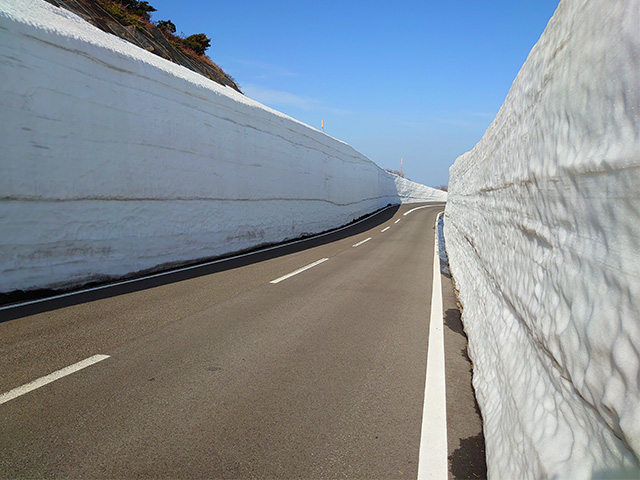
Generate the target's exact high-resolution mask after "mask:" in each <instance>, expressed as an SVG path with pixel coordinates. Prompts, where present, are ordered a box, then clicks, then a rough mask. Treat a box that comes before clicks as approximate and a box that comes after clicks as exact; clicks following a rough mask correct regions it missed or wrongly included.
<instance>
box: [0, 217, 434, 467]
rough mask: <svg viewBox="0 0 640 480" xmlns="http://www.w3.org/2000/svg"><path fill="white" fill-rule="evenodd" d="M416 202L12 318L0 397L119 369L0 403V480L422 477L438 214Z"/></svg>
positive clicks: (7, 324) (0, 329)
mask: <svg viewBox="0 0 640 480" xmlns="http://www.w3.org/2000/svg"><path fill="white" fill-rule="evenodd" d="M416 206H418V205H406V206H402V207H400V208H399V209H395V208H394V209H388V210H385V211H383V212H381V213H380V214H378V215H376V216H374V217H371V218H369V219H367V220H366V221H365V222H362V223H361V224H357V225H355V226H353V227H350V228H348V229H345V230H342V231H340V232H335V233H333V234H330V235H327V236H324V237H320V238H319V239H318V238H316V239H310V240H308V241H306V242H300V243H296V244H293V245H288V246H283V247H282V250H280V249H272V250H269V251H267V252H262V253H261V252H257V253H256V254H254V255H253V256H248V257H242V258H240V259H234V260H230V262H231V263H230V264H215V265H210V266H208V267H202V268H201V269H194V270H190V271H188V272H182V273H179V274H175V276H174V277H171V276H167V277H162V278H160V279H155V280H154V281H147V283H145V284H144V285H143V286H142V287H140V286H134V285H125V286H121V287H117V288H116V289H115V291H100V292H97V293H96V292H94V293H91V294H83V295H84V296H81V297H80V299H77V298H76V299H74V298H69V297H67V298H66V299H61V300H56V301H53V302H52V303H51V304H46V303H42V304H37V305H35V306H33V305H32V306H31V307H28V308H25V309H24V310H23V311H14V312H10V311H2V312H0V319H4V320H6V321H3V322H2V323H0V393H2V392H6V391H8V390H11V389H12V388H15V387H18V386H20V385H23V384H25V383H27V382H29V381H31V380H34V379H36V378H39V377H41V376H43V375H46V374H49V373H51V372H53V371H55V370H57V369H60V368H62V367H65V366H67V365H71V364H73V363H75V362H78V361H80V360H83V359H85V358H87V357H90V356H92V355H95V354H107V355H110V357H111V358H109V359H107V360H104V361H102V362H100V363H98V364H96V365H93V366H91V367H88V368H86V369H84V370H81V371H79V372H76V373H74V374H72V375H70V376H67V377H64V378H62V379H60V380H57V381H55V382H53V383H51V384H49V385H46V386H44V387H42V388H39V389H38V390H34V391H32V392H30V393H27V394H25V395H23V396H21V397H19V398H16V399H14V400H11V401H9V402H7V403H5V404H2V405H0V428H1V431H0V477H3V478H7V477H8V478H18V477H19V478H26V477H39V478H43V477H44V478H60V477H62V478H305V479H306V478H370V479H374V478H415V477H416V475H417V463H418V450H419V441H420V427H421V419H422V408H423V395H424V381H425V369H426V358H427V352H426V349H427V343H428V338H427V334H428V318H429V311H430V305H431V298H430V296H431V288H432V287H431V282H432V278H431V277H432V272H433V237H434V229H433V226H434V222H435V218H436V215H437V213H438V212H439V211H441V210H442V209H443V206H431V207H428V208H423V209H420V210H417V211H414V212H412V213H411V214H409V215H406V216H404V215H403V213H405V212H407V211H408V210H410V209H412V208H415V207H416ZM397 219H401V221H400V222H399V223H395V221H396V220H397ZM388 226H390V227H391V228H390V229H389V230H387V231H386V232H381V230H382V229H384V228H385V227H388ZM368 237H371V240H370V241H368V242H366V243H364V244H362V245H360V246H359V247H355V248H354V247H352V245H353V244H355V243H357V242H359V241H362V240H364V239H366V238H368ZM321 258H328V260H327V261H325V262H324V263H322V264H320V265H318V266H316V267H313V268H311V269H309V270H307V271H305V272H303V273H300V274H299V275H296V276H294V277H291V278H289V279H287V280H284V281H282V282H280V283H278V284H271V283H269V282H270V281H271V280H274V279H276V278H278V277H281V276H282V275H285V274H287V273H290V272H292V271H294V270H296V269H298V268H300V267H303V266H305V265H308V264H310V263H312V262H315V261H317V260H319V259H321ZM2 315H4V318H2ZM25 315H26V316H25Z"/></svg>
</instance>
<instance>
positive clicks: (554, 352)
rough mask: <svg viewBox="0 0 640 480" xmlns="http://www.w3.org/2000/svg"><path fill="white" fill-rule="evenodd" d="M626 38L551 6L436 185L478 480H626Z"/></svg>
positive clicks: (630, 101) (630, 193) (636, 272)
mask: <svg viewBox="0 0 640 480" xmlns="http://www.w3.org/2000/svg"><path fill="white" fill-rule="evenodd" d="M639 26H640V2H637V1H635V0H615V1H607V2H599V1H588V0H563V1H562V2H561V3H560V5H559V7H558V9H557V12H556V14H555V15H554V17H553V19H552V20H551V21H550V23H549V25H548V27H547V29H546V30H545V32H544V34H543V35H542V37H541V38H540V41H539V42H538V43H537V45H536V46H535V47H534V48H533V50H532V52H531V54H530V55H529V58H528V59H527V61H526V63H525V64H524V66H523V68H522V70H521V71H520V73H519V74H518V77H517V78H516V80H515V82H514V84H513V86H512V88H511V91H510V92H509V95H508V97H507V99H506V100H505V103H504V105H503V106H502V108H501V110H500V112H499V113H498V115H497V117H496V119H495V120H494V122H493V123H492V125H491V126H490V127H489V129H488V130H487V132H486V133H485V135H484V137H483V138H482V140H481V141H480V142H479V143H478V144H477V145H476V147H475V148H474V149H473V150H472V151H471V152H468V153H466V154H465V155H463V156H461V157H460V158H458V159H457V160H456V162H455V164H454V165H453V167H452V168H451V170H450V185H449V200H448V204H447V207H446V216H445V235H446V241H447V249H448V253H449V259H450V265H451V269H452V273H453V275H454V277H455V280H456V284H457V286H458V287H459V290H460V300H461V302H462V304H463V306H464V313H463V318H464V323H465V329H466V330H467V332H468V335H469V349H470V356H471V357H472V359H473V364H474V386H475V389H476V393H477V397H478V402H479V404H480V407H481V410H482V415H483V418H484V432H485V437H486V446H487V460H488V468H489V475H490V477H491V478H505V479H506V478H509V479H511V478H571V479H580V478H640V472H639V470H638V465H639V459H640V123H639V122H640V27H639Z"/></svg>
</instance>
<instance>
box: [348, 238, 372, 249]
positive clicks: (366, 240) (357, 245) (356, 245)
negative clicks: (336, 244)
mask: <svg viewBox="0 0 640 480" xmlns="http://www.w3.org/2000/svg"><path fill="white" fill-rule="evenodd" d="M369 240H371V237H369V238H365V239H364V240H362V241H361V242H358V243H356V244H355V245H351V246H352V247H359V246H360V245H362V244H363V243H367V242H368V241H369Z"/></svg>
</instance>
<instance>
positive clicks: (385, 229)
mask: <svg viewBox="0 0 640 480" xmlns="http://www.w3.org/2000/svg"><path fill="white" fill-rule="evenodd" d="M390 228H391V227H387V228H383V229H382V230H380V231H381V232H386V231H387V230H389V229H390Z"/></svg>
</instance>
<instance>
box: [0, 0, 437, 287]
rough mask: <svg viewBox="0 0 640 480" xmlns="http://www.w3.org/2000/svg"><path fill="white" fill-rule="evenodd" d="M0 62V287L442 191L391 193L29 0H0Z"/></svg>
mask: <svg viewBox="0 0 640 480" xmlns="http://www.w3.org/2000/svg"><path fill="white" fill-rule="evenodd" d="M0 64H1V65H2V82H1V84H0V130H1V131H2V143H3V145H2V154H1V163H0V169H1V175H0V192H1V193H0V219H1V222H2V223H1V224H2V229H1V232H0V258H1V262H0V292H7V291H12V290H16V289H31V288H43V287H59V286H69V285H73V284H78V283H82V282H86V281H88V280H93V279H101V278H105V277H115V276H121V275H126V274H129V273H131V272H136V271H140V270H144V269H150V268H154V267H156V266H158V265H161V264H169V263H180V262H185V261H192V260H194V259H198V258H204V257H213V256H218V255H222V254H227V253H229V252H235V251H241V250H243V249H247V248H251V247H255V246H257V245H261V244H268V243H274V242H279V241H283V240H286V239H290V238H295V237H299V236H301V235H305V234H310V233H316V232H320V231H324V230H327V229H331V228H334V227H337V226H339V225H342V224H345V223H348V222H350V221H351V220H353V219H355V218H358V217H361V216H362V215H365V214H367V213H371V212H373V211H375V210H377V209H379V208H382V207H384V206H386V205H387V204H389V203H391V204H395V203H400V202H402V201H419V200H432V199H434V196H435V195H440V197H439V199H441V200H444V199H445V198H446V197H445V198H442V194H441V193H439V194H436V193H435V191H434V190H433V189H427V190H421V189H422V188H423V186H420V185H416V184H413V186H410V188H408V189H407V188H404V187H403V191H402V193H401V194H398V191H397V188H396V184H395V180H394V178H393V176H392V175H389V174H388V173H386V172H384V171H383V170H382V169H380V168H379V167H378V166H377V165H375V164H374V163H373V162H371V161H370V160H369V159H367V158H366V157H364V156H363V155H361V154H360V153H358V152H357V151H355V150H354V149H353V148H352V147H350V146H349V145H347V144H345V143H343V142H341V141H338V140H336V139H333V138H331V137H329V136H327V135H325V134H323V133H322V132H319V131H317V130H315V129H313V128H311V127H308V126H306V125H304V124H302V123H300V122H297V121H296V120H293V119H291V118H289V117H287V116H285V115H283V114H281V113H279V112H276V111H274V110H271V109H269V108H267V107H264V106H263V105H260V104H258V103H257V102H254V101H252V100H250V99H248V98H246V97H244V96H242V95H240V94H239V93H237V92H235V91H234V90H232V89H231V88H226V87H222V86H220V85H218V84H216V83H214V82H212V81H210V80H208V79H206V78H204V77H201V76H199V75H197V74H196V73H194V72H192V71H190V70H187V69H186V68H183V67H180V66H177V65H175V64H172V63H170V62H168V61H165V60H163V59H162V58H160V57H157V56H155V55H153V54H151V53H149V52H147V51H145V50H142V49H140V48H138V47H136V46H133V45H131V44H129V43H126V42H125V41H123V40H121V39H119V38H117V37H115V36H112V35H108V34H106V33H104V32H102V31H100V30H98V29H96V28H94V27H93V26H91V25H90V24H88V23H86V22H85V21H83V20H81V19H80V18H79V17H77V16H75V15H73V14H71V13H69V12H67V11H65V10H63V9H59V8H56V7H53V6H52V5H50V4H48V3H46V2H44V1H42V0H0ZM425 188H426V187H425ZM409 197H410V198H409Z"/></svg>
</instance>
